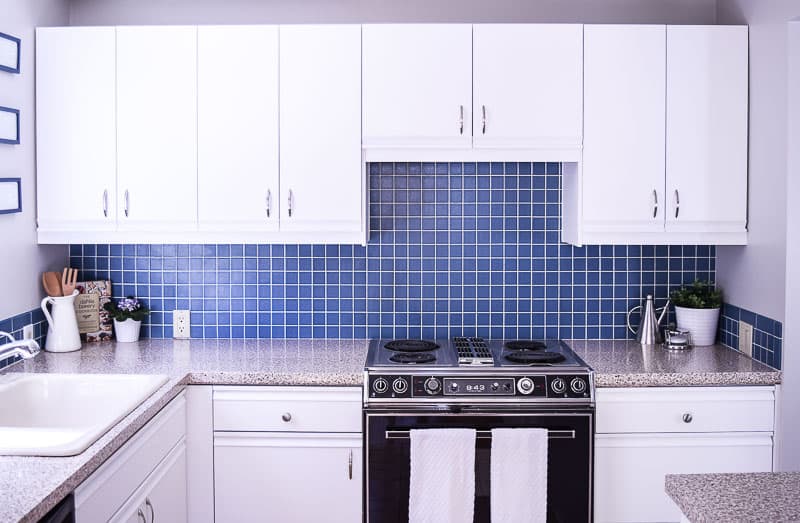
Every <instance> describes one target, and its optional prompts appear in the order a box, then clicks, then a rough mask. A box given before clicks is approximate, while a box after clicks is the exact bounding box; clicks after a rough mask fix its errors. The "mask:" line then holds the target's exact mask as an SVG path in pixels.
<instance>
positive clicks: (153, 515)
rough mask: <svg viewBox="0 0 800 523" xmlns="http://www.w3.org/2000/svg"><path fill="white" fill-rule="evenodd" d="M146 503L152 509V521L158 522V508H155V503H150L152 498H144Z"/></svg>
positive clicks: (153, 522) (152, 522) (151, 522)
mask: <svg viewBox="0 0 800 523" xmlns="http://www.w3.org/2000/svg"><path fill="white" fill-rule="evenodd" d="M144 504H145V506H146V507H147V508H149V509H150V523H155V522H156V509H155V508H153V504H152V503H150V498H145V499H144Z"/></svg>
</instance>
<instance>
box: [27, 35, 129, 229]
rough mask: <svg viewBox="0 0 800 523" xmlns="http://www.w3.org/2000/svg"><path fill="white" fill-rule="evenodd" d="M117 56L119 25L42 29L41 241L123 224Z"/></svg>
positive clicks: (38, 101)
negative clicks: (119, 214)
mask: <svg viewBox="0 0 800 523" xmlns="http://www.w3.org/2000/svg"><path fill="white" fill-rule="evenodd" d="M115 52H116V51H115V33H114V28H113V27H79V28H71V27H70V28H67V27H54V28H38V29H37V30H36V80H37V82H36V120H37V122H36V123H37V125H36V141H37V149H36V152H37V154H36V162H37V176H38V180H39V183H38V185H37V207H38V220H39V237H40V240H42V239H46V237H47V236H49V235H52V234H56V235H58V234H60V233H62V232H63V231H85V230H113V229H115V228H116V226H117V222H116V203H117V194H116V171H117V158H116V135H115V132H116V118H115V107H116V85H115V84H116V78H115V65H116V57H115ZM74 195H79V197H78V198H75V197H73V196H74Z"/></svg>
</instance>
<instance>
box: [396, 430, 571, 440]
mask: <svg viewBox="0 0 800 523" xmlns="http://www.w3.org/2000/svg"><path fill="white" fill-rule="evenodd" d="M420 430H425V429H420ZM408 432H409V431H407V430H387V431H386V439H409V433H408ZM475 437H476V438H477V439H492V431H491V430H476V431H475ZM547 437H548V439H575V431H574V430H548V431H547Z"/></svg>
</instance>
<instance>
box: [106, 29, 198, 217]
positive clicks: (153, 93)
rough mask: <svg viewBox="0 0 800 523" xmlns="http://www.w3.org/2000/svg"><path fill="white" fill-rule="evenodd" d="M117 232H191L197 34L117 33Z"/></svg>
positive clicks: (194, 197) (190, 31) (167, 31)
mask: <svg viewBox="0 0 800 523" xmlns="http://www.w3.org/2000/svg"><path fill="white" fill-rule="evenodd" d="M117 155H118V156H117V158H118V164H117V174H118V191H119V206H118V217H119V228H120V229H121V230H123V229H124V230H145V231H147V230H152V231H160V230H173V231H174V230H188V229H191V230H194V229H196V228H197V29H196V28H195V27H169V26H160V27H118V28H117Z"/></svg>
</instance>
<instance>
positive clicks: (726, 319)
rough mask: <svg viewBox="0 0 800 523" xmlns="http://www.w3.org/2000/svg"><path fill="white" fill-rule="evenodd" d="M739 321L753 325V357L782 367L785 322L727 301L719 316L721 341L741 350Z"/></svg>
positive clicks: (773, 365)
mask: <svg viewBox="0 0 800 523" xmlns="http://www.w3.org/2000/svg"><path fill="white" fill-rule="evenodd" d="M739 321H744V322H747V323H749V324H750V325H752V326H753V359H755V360H758V361H760V362H761V363H766V364H767V365H769V366H771V367H775V368H776V369H780V368H781V353H782V350H783V324H782V323H781V322H779V321H777V320H773V319H770V318H767V317H766V316H762V315H761V314H756V313H755V312H751V311H749V310H747V309H743V308H741V307H737V306H735V305H731V304H729V303H726V304H724V305H723V306H722V311H721V313H720V318H719V336H718V338H719V341H720V343H722V344H723V345H726V346H728V347H730V348H732V349H736V350H739Z"/></svg>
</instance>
